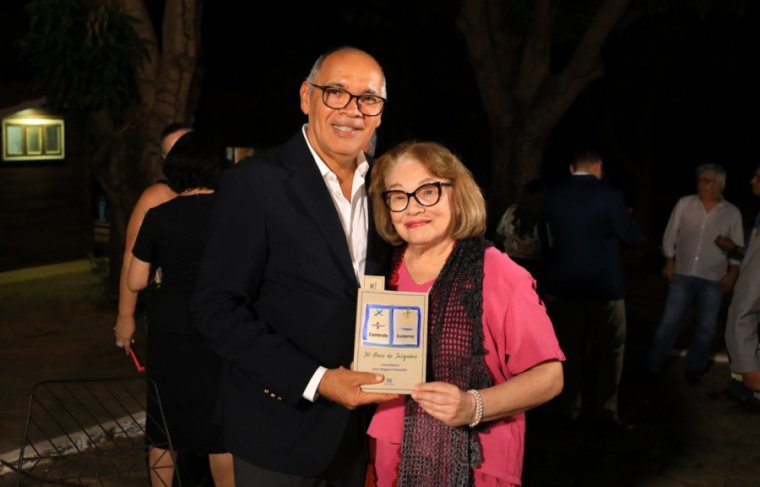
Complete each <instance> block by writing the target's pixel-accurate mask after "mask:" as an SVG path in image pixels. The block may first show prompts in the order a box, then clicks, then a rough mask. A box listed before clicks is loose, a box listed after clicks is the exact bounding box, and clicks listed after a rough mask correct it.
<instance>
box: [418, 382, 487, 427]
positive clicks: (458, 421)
mask: <svg viewBox="0 0 760 487" xmlns="http://www.w3.org/2000/svg"><path fill="white" fill-rule="evenodd" d="M412 399H414V400H415V401H417V404H419V405H420V407H421V408H422V410H423V411H425V412H426V413H428V414H429V415H431V416H432V417H434V418H435V419H437V420H439V421H441V422H443V423H444V424H446V425H447V426H463V425H468V424H470V423H472V420H473V418H474V417H475V398H474V397H473V396H472V394H469V393H468V392H466V391H463V390H462V389H460V388H458V387H457V386H455V385H453V384H448V383H446V382H426V383H424V384H417V385H416V386H414V390H413V391H412Z"/></svg>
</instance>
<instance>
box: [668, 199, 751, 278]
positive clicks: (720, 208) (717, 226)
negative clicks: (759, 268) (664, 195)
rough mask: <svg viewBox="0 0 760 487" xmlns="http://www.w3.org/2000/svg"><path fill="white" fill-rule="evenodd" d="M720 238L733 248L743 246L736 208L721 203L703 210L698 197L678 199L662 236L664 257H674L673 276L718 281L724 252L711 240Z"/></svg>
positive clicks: (724, 261) (726, 262) (725, 262)
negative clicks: (708, 209) (679, 275)
mask: <svg viewBox="0 0 760 487" xmlns="http://www.w3.org/2000/svg"><path fill="white" fill-rule="evenodd" d="M718 235H723V236H726V237H729V238H730V239H731V240H733V241H734V242H735V243H736V245H739V246H744V229H743V227H742V216H741V212H739V209H738V208H737V207H736V206H734V205H732V204H731V203H729V202H728V201H726V200H721V201H720V203H718V204H717V205H715V206H714V207H713V208H712V209H711V210H710V211H706V210H705V207H704V205H703V204H702V201H701V200H700V199H699V196H697V195H695V194H693V195H689V196H684V197H683V198H681V199H679V200H678V203H676V206H675V207H674V208H673V211H672V212H671V214H670V220H668V226H667V227H666V228H665V233H664V234H663V237H662V252H663V254H665V257H675V261H676V262H675V264H676V267H675V273H676V274H681V275H684V276H693V277H700V278H702V279H708V280H711V281H719V280H720V278H721V277H723V275H724V274H725V273H726V271H727V270H728V265H729V263H730V264H732V265H738V264H739V261H737V260H735V259H728V257H727V253H726V252H725V251H723V250H721V249H720V247H718V246H717V245H715V237H717V236H718Z"/></svg>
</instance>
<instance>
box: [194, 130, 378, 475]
mask: <svg viewBox="0 0 760 487" xmlns="http://www.w3.org/2000/svg"><path fill="white" fill-rule="evenodd" d="M368 176H369V174H368ZM367 185H369V177H367ZM368 204H369V202H368ZM368 211H369V215H368V217H369V221H370V224H369V236H368V242H367V262H366V267H365V270H366V274H368V275H385V272H386V270H387V265H388V258H389V247H388V246H387V244H385V243H384V242H383V241H382V240H380V238H379V236H378V235H377V233H376V232H375V229H374V224H373V223H372V220H373V219H372V208H371V206H370V207H369V209H368ZM358 287H359V283H358V282H357V278H356V276H355V273H354V269H353V266H352V263H351V257H350V254H349V248H348V243H347V241H346V236H345V233H344V231H343V227H342V226H341V223H340V220H339V216H338V214H337V210H336V209H335V206H334V204H333V201H332V199H331V197H330V195H329V193H328V190H327V188H326V186H325V183H324V181H323V179H322V176H321V174H320V173H319V169H318V168H317V165H316V162H315V161H314V158H313V156H312V154H311V152H310V151H309V149H308V146H307V144H306V141H305V139H304V136H303V134H302V132H301V131H299V132H298V133H297V134H295V135H294V136H293V137H292V138H291V139H290V140H289V141H288V142H287V143H285V144H284V145H281V146H278V147H276V148H274V149H271V150H269V151H266V152H264V153H261V154H257V155H254V156H253V157H252V158H250V159H247V160H245V161H242V162H241V163H239V164H238V165H237V166H235V167H233V168H231V169H230V170H228V171H227V172H226V174H225V175H224V177H223V179H222V182H221V185H220V188H219V191H218V195H217V202H216V207H215V210H214V215H213V217H212V222H211V230H210V235H209V240H208V243H207V247H206V252H205V256H204V259H203V261H202V264H201V269H200V275H199V278H198V284H197V288H196V291H195V295H194V299H193V305H192V306H193V310H192V311H193V317H194V323H195V324H196V326H197V328H198V329H199V330H200V331H201V333H202V334H203V335H204V336H205V337H206V338H207V339H208V341H209V342H210V344H211V346H212V347H213V348H214V350H215V351H216V352H217V353H218V354H219V355H221V356H222V358H223V359H224V360H225V361H226V366H225V370H224V372H223V374H222V378H221V383H220V411H221V416H222V420H223V426H224V432H225V446H226V448H227V449H228V450H229V451H230V452H232V453H233V454H235V455H236V456H239V457H240V458H242V459H244V460H246V461H248V462H250V463H253V464H255V465H258V466H260V467H263V468H266V469H269V470H274V471H279V472H284V473H290V474H293V475H299V476H314V475H318V474H320V473H322V472H323V471H324V470H325V468H326V467H327V466H328V465H329V464H330V462H331V461H332V459H333V456H334V455H335V451H336V449H337V447H338V444H339V442H340V440H341V437H342V436H343V433H344V429H345V427H346V423H347V420H348V417H349V410H348V409H346V408H345V407H343V406H340V405H338V404H334V403H331V402H329V401H327V400H325V399H318V400H317V401H316V402H315V403H311V402H309V401H306V400H304V399H303V398H302V394H303V392H304V389H305V388H306V386H307V384H308V382H309V380H310V379H311V377H312V376H313V374H314V372H315V371H316V370H317V367H318V366H320V365H321V366H324V367H327V368H335V367H338V366H341V365H342V366H344V367H348V366H349V365H350V363H351V360H352V356H353V346H354V345H353V338H354V323H355V317H356V298H357V289H358Z"/></svg>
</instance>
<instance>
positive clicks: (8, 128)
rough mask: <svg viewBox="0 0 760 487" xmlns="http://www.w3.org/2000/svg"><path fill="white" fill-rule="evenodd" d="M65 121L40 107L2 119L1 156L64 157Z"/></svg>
mask: <svg viewBox="0 0 760 487" xmlns="http://www.w3.org/2000/svg"><path fill="white" fill-rule="evenodd" d="M64 134H65V133H64V122H63V119H62V118H60V117H51V116H49V115H45V114H44V113H41V112H40V111H39V110H23V111H21V112H18V113H16V114H14V115H11V116H9V117H7V118H4V119H3V160H4V161H30V160H47V159H63V158H64V157H65V156H66V153H65V149H64V140H65V139H64Z"/></svg>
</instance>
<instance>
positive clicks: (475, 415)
mask: <svg viewBox="0 0 760 487" xmlns="http://www.w3.org/2000/svg"><path fill="white" fill-rule="evenodd" d="M467 393H468V394H470V395H471V396H472V397H473V398H474V399H475V408H474V410H473V412H472V422H471V423H470V424H469V425H468V426H469V427H470V428H474V427H476V426H477V425H479V424H480V422H481V421H482V420H483V398H482V397H481V396H480V392H478V391H477V389H470V390H469V391H467Z"/></svg>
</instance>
